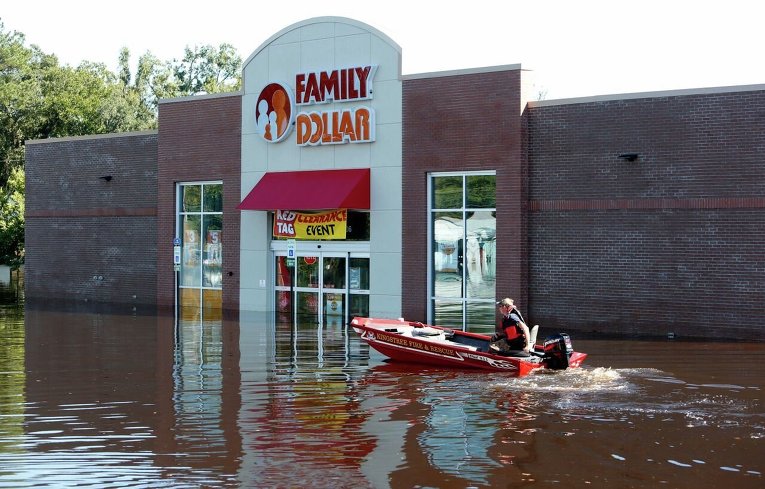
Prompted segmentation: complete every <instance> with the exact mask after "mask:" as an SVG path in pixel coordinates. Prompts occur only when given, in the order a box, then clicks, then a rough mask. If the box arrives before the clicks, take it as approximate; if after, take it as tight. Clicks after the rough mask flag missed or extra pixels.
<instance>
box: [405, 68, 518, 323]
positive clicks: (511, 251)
mask: <svg viewBox="0 0 765 489" xmlns="http://www.w3.org/2000/svg"><path fill="white" fill-rule="evenodd" d="M520 75H521V71H520V70H504V71H495V72H481V73H464V74H455V75H452V76H436V77H429V78H411V79H405V80H404V84H403V134H404V136H403V177H402V178H403V182H402V185H403V191H404V192H403V194H404V204H403V207H404V210H403V216H402V220H403V222H402V224H403V233H404V250H403V270H404V273H403V284H402V287H403V289H402V290H405V291H406V293H405V294H403V299H402V301H403V303H402V312H403V314H404V316H405V317H408V318H422V319H424V318H426V317H427V305H428V291H427V266H428V260H429V257H428V256H427V236H428V229H427V222H428V215H427V209H428V202H427V184H428V174H429V173H431V172H445V171H476V170H496V172H497V220H498V223H499V226H498V227H499V229H497V263H502V264H503V266H501V267H498V269H497V290H498V293H499V294H501V295H503V296H511V297H514V298H516V299H517V300H518V301H519V303H520V304H523V303H524V302H525V297H526V286H525V283H524V280H525V267H526V260H525V254H524V246H525V229H524V226H523V225H522V222H523V213H524V211H525V209H524V199H523V188H522V186H521V183H522V181H523V180H522V175H523V171H524V166H525V159H524V158H523V157H522V141H521V134H522V131H521V124H522V119H521V116H520V108H521V100H520Z"/></svg>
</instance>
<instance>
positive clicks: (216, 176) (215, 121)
mask: <svg viewBox="0 0 765 489" xmlns="http://www.w3.org/2000/svg"><path fill="white" fill-rule="evenodd" d="M241 126H242V97H241V96H240V95H239V94H228V95H220V96H208V97H190V98H187V99H178V100H171V101H167V102H164V103H161V104H160V105H159V157H158V161H159V171H158V177H157V180H158V187H157V189H158V195H157V209H158V219H157V248H158V250H159V251H158V253H157V305H158V306H159V308H160V309H161V310H165V309H170V310H172V307H173V305H174V301H175V296H174V287H175V282H174V273H175V272H174V271H173V238H175V236H176V231H175V212H176V207H175V202H176V200H175V199H176V195H175V184H176V183H177V182H200V181H210V180H220V181H222V182H223V304H222V305H223V310H224V311H227V312H232V311H233V312H238V310H239V210H237V209H236V206H237V205H239V201H240V197H241V184H240V174H241V132H242V130H241Z"/></svg>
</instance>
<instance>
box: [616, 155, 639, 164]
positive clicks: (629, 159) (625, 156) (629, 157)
mask: <svg viewBox="0 0 765 489" xmlns="http://www.w3.org/2000/svg"><path fill="white" fill-rule="evenodd" d="M638 156H640V155H639V154H637V153H622V154H620V155H619V158H621V159H623V160H627V161H630V162H631V161H635V160H636V159H638Z"/></svg>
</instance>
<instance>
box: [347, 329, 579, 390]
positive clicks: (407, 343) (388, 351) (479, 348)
mask: <svg viewBox="0 0 765 489" xmlns="http://www.w3.org/2000/svg"><path fill="white" fill-rule="evenodd" d="M351 326H352V327H353V329H354V331H356V333H358V334H359V336H360V338H361V339H362V340H363V341H365V342H366V343H367V344H368V345H369V346H370V347H371V348H373V349H374V350H376V351H378V352H379V353H381V354H382V355H384V356H386V357H388V358H390V359H391V360H394V361H399V362H407V363H417V364H423V365H428V366H434V367H449V368H461V369H479V370H492V371H501V372H506V373H508V374H511V375H514V376H519V377H522V376H525V375H528V374H529V373H531V372H532V371H534V370H537V369H544V368H547V363H546V361H545V359H544V357H543V354H542V352H541V348H542V347H541V345H539V346H537V348H535V353H532V354H531V355H529V356H505V355H496V354H493V353H490V352H489V349H488V346H489V337H488V336H487V335H481V334H476V333H467V332H463V331H455V330H451V329H448V328H441V327H438V326H430V325H425V324H422V323H419V322H410V321H403V320H392V319H379V318H360V317H357V318H354V319H353V321H351ZM586 356H587V355H586V354H584V353H581V352H573V353H572V354H571V355H570V357H569V361H568V366H569V368H571V367H578V366H579V365H580V364H581V363H582V362H583V361H584V359H585V358H586Z"/></svg>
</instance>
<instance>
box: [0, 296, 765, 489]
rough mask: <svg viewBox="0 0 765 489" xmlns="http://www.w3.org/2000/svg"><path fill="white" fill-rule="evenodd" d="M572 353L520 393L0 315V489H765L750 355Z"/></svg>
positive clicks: (487, 380) (202, 333)
mask: <svg viewBox="0 0 765 489" xmlns="http://www.w3.org/2000/svg"><path fill="white" fill-rule="evenodd" d="M572 339H573V342H574V347H575V348H576V349H577V350H581V351H585V352H587V353H589V355H590V356H589V358H588V360H587V362H586V364H585V365H586V366H585V367H584V368H582V369H572V370H568V371H565V372H557V373H553V374H545V373H541V374H533V375H531V376H529V377H526V378H521V379H517V378H510V377H507V376H506V375H505V374H501V373H486V372H465V371H456V370H428V369H424V370H423V369H421V368H414V367H411V366H406V365H400V364H390V363H386V362H385V361H384V359H383V358H382V357H381V356H380V355H379V354H377V353H376V352H374V351H370V350H369V349H368V348H367V347H366V346H365V345H363V344H362V343H361V342H360V341H359V340H358V338H357V337H356V335H355V333H353V331H352V330H351V331H349V330H348V329H347V328H346V327H344V326H343V325H340V324H334V325H328V326H326V327H321V328H319V327H318V326H317V325H300V326H298V327H291V326H290V325H288V324H287V325H275V324H273V323H269V321H268V320H267V319H266V318H265V317H263V316H253V317H248V318H242V319H241V320H239V321H236V322H228V321H223V322H211V323H202V322H198V321H184V322H179V323H178V324H176V321H175V320H174V319H173V318H172V317H161V316H160V317H145V316H134V315H130V314H128V315H116V314H96V313H63V312H49V311H42V310H30V309H29V308H28V309H27V310H26V311H23V310H22V309H19V308H17V307H11V306H8V307H4V308H3V307H0V487H13V488H20V487H99V488H100V487H163V488H166V487H173V488H175V487H178V488H187V487H188V488H196V487H255V488H261V487H263V488H271V487H273V488H288V487H298V488H300V487H315V488H323V487H327V488H346V487H353V488H367V487H368V488H386V487H391V488H416V487H423V488H469V487H474V488H488V487H492V488H502V487H577V488H578V487H619V488H655V487H668V488H699V487H703V488H706V487H710V488H712V487H714V488H720V487H723V488H731V489H732V488H762V487H765V479H764V478H763V472H764V471H765V456H763V455H765V410H764V409H763V404H764V403H763V389H764V388H765V345H763V344H744V343H741V344H734V343H691V342H683V341H679V340H674V341H669V340H668V341H658V342H646V341H631V340H597V339H577V337H576V335H572Z"/></svg>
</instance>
